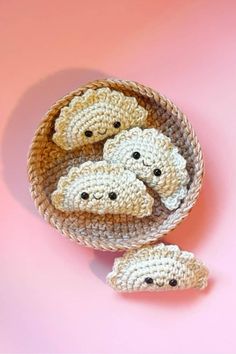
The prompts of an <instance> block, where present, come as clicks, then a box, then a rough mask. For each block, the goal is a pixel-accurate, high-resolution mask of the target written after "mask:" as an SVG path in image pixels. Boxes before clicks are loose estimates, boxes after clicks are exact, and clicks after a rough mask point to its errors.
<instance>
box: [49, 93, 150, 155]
mask: <svg viewBox="0 0 236 354" xmlns="http://www.w3.org/2000/svg"><path fill="white" fill-rule="evenodd" d="M147 116H148V112H147V110H146V109H144V108H143V107H141V106H140V105H138V102H137V100H136V98H135V97H127V96H125V95H124V94H123V93H122V92H120V91H115V90H111V89H109V88H108V87H106V88H99V89H97V90H93V89H88V90H87V91H86V92H85V93H84V94H83V95H82V96H75V97H74V98H73V99H72V100H71V101H70V103H69V105H68V106H66V107H63V108H62V109H61V111H60V115H59V117H58V118H57V119H56V121H55V133H54V135H53V141H54V142H55V143H56V144H57V145H58V146H60V147H61V148H62V149H64V150H72V149H75V148H79V147H81V146H83V145H87V144H92V143H95V142H97V141H100V140H103V139H105V138H107V137H109V136H112V135H115V134H117V133H118V132H120V131H121V130H124V129H128V128H130V127H134V126H144V124H145V121H146V118H147Z"/></svg>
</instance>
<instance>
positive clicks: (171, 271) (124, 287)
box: [107, 243, 208, 292]
mask: <svg viewBox="0 0 236 354" xmlns="http://www.w3.org/2000/svg"><path fill="white" fill-rule="evenodd" d="M207 279H208V270H207V268H206V267H205V265H204V264H203V263H202V262H201V261H199V260H197V259H196V258H195V256H194V255H193V254H192V253H190V252H186V251H181V250H180V249H179V247H178V246H174V245H164V244H163V243H160V244H157V245H154V246H144V247H142V248H140V249H138V250H132V251H128V252H126V253H125V254H124V255H123V256H122V257H119V258H116V259H115V261H114V265H113V270H112V272H111V273H109V274H108V275H107V283H108V284H109V285H110V286H111V287H112V288H113V289H115V290H117V291H120V292H133V291H134V292H136V291H167V290H182V289H189V288H198V289H204V288H205V287H206V286H207Z"/></svg>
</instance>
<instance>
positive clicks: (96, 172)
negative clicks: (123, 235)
mask: <svg viewBox="0 0 236 354" xmlns="http://www.w3.org/2000/svg"><path fill="white" fill-rule="evenodd" d="M153 202H154V200H153V198H152V197H151V196H150V195H149V194H148V193H147V191H146V187H145V185H144V184H143V182H142V181H140V180H138V179H137V178H136V176H135V174H134V173H132V172H130V171H126V170H124V168H123V167H122V166H118V165H116V166H113V165H109V164H108V163H107V162H106V161H98V162H91V161H88V162H85V163H83V164H82V165H80V166H79V167H72V168H71V169H70V171H69V173H68V175H67V176H64V177H61V178H60V180H59V182H58V186H57V190H56V191H55V192H53V194H52V203H53V205H54V206H55V207H56V208H57V209H59V210H62V211H78V210H81V211H87V212H91V213H96V214H127V215H133V216H137V217H143V216H147V215H150V214H151V213H152V205H153Z"/></svg>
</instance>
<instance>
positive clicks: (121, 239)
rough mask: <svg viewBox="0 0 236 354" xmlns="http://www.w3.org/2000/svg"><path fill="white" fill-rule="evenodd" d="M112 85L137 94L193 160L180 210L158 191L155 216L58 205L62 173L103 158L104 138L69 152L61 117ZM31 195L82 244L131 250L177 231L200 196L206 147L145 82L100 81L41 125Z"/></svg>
mask: <svg viewBox="0 0 236 354" xmlns="http://www.w3.org/2000/svg"><path fill="white" fill-rule="evenodd" d="M100 87H109V88H110V89H114V90H118V91H122V92H123V93H124V94H125V95H126V96H134V97H135V98H136V99H137V101H138V103H139V104H140V105H141V106H143V107H144V108H145V109H146V110H147V111H148V127H154V128H158V129H159V130H160V131H161V132H162V133H163V134H165V135H167V136H169V137H170V138H171V140H172V142H173V144H174V145H176V146H177V147H178V148H179V152H180V153H181V154H182V155H183V157H184V158H185V159H186V160H187V170H188V173H189V176H190V182H189V189H188V194H187V196H186V198H185V199H184V201H183V202H182V204H181V205H180V207H179V208H178V209H177V210H174V211H169V210H168V209H166V208H165V207H164V206H163V205H162V204H161V202H160V198H159V197H158V195H157V194H155V193H154V194H153V191H151V190H150V191H149V192H150V193H151V194H152V195H153V197H154V198H155V202H154V206H153V213H152V215H151V216H147V217H144V218H141V219H139V218H136V217H133V216H127V215H109V214H107V215H94V214H92V213H87V212H73V213H71V212H70V213H67V212H62V211H60V210H57V209H55V207H54V206H53V205H52V203H51V194H52V192H53V191H54V190H55V189H56V186H57V182H58V180H59V178H60V177H61V176H64V175H66V174H67V173H68V171H69V169H70V168H71V167H72V166H78V165H79V164H81V163H83V162H85V161H88V160H92V161H99V160H102V152H103V151H102V150H103V144H104V142H98V143H95V144H91V145H87V146H83V147H82V148H79V149H76V150H73V151H65V150H62V149H61V148H60V147H59V146H57V145H56V144H55V143H54V142H53V141H52V135H53V133H54V123H55V119H56V118H57V117H58V115H59V113H60V109H61V108H62V107H64V106H66V105H68V104H69V102H70V101H71V100H72V98H73V97H74V96H76V95H81V94H83V93H84V92H85V91H86V90H87V89H88V88H92V89H97V88H100ZM28 175H29V181H30V185H31V195H32V198H33V200H34V202H35V205H36V207H37V209H38V210H39V212H40V214H41V215H42V216H43V217H44V219H45V220H46V221H47V222H48V223H50V224H51V225H52V226H54V227H55V228H57V229H58V230H59V231H60V232H61V233H62V234H64V235H66V236H68V237H70V238H71V239H73V240H75V241H77V242H79V243H80V244H81V245H84V246H88V247H93V248H96V249H101V250H110V251H116V250H125V249H133V248H138V247H141V246H142V245H145V244H150V243H153V242H155V241H156V240H157V239H159V238H160V237H161V236H163V235H165V234H167V233H168V232H169V231H171V230H173V229H174V228H175V227H176V226H177V225H178V224H179V223H180V222H181V221H182V220H183V219H184V218H185V217H186V216H187V215H188V213H189V211H190V210H191V208H192V207H193V205H194V203H195V202H196V199H197V197H198V195H199V191H200V188H201V184H202V175H203V158H202V152H201V147H200V145H199V142H198V140H197V138H196V136H195V133H194V131H193V129H192V127H191V125H190V124H189V122H188V120H187V118H186V116H185V115H184V114H183V113H182V112H181V111H180V110H179V109H178V108H177V107H176V106H175V105H174V104H173V103H172V102H171V101H169V100H168V99H167V98H165V97H163V96H161V95H160V94H159V93H157V92H155V91H153V90H152V89H150V88H148V87H145V86H143V85H141V84H138V83H136V82H131V81H123V80H114V79H107V80H97V81H94V82H92V83H89V84H88V85H85V86H83V87H81V88H79V89H77V90H75V91H73V92H71V93H69V94H68V95H66V96H65V97H63V98H62V99H60V100H59V101H57V102H56V103H55V104H54V105H53V106H52V107H51V109H50V110H49V111H48V112H47V114H46V115H45V117H44V119H43V120H42V122H41V124H40V126H39V128H38V129H37V131H36V133H35V136H34V139H33V142H32V145H31V148H30V153H29V158H28Z"/></svg>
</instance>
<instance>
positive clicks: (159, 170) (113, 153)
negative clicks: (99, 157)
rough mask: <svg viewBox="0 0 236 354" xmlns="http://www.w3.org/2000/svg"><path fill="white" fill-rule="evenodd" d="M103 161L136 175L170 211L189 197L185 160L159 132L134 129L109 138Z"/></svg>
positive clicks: (105, 146) (168, 139)
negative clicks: (120, 166) (156, 194)
mask: <svg viewBox="0 0 236 354" xmlns="http://www.w3.org/2000/svg"><path fill="white" fill-rule="evenodd" d="M135 154H138V156H137V158H135ZM103 158H104V159H105V160H107V161H108V162H110V163H113V164H116V163H118V164H121V165H123V166H124V167H125V168H126V169H128V170H130V171H133V172H134V173H136V175H137V177H138V178H140V179H141V180H142V181H144V182H145V183H146V184H147V185H148V186H149V187H151V188H153V189H154V190H155V191H156V192H157V193H158V194H159V195H160V197H161V201H162V202H163V204H164V205H165V206H166V207H167V208H168V209H169V210H174V209H176V208H177V207H178V206H179V204H180V202H181V200H182V199H184V197H185V196H186V195H187V187H186V185H187V183H188V182H189V176H188V172H187V170H186V160H185V159H184V158H183V157H182V156H181V155H180V154H179V152H178V148H177V147H175V146H174V145H173V144H172V143H171V140H170V138H168V137H167V136H165V135H164V134H162V133H161V132H159V131H158V130H156V129H153V128H152V129H143V130H142V129H140V128H133V129H130V130H129V131H123V132H121V133H119V134H118V135H116V136H115V137H114V138H113V139H108V140H107V141H106V143H105V145H104V150H103ZM155 173H156V174H157V175H155Z"/></svg>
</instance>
